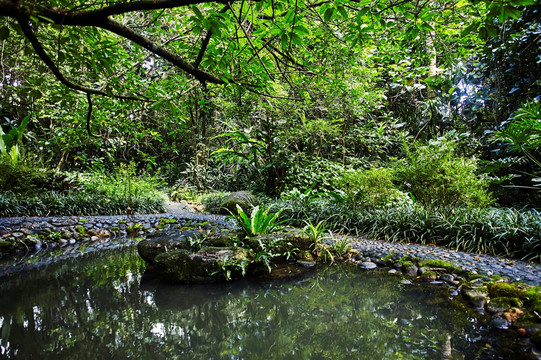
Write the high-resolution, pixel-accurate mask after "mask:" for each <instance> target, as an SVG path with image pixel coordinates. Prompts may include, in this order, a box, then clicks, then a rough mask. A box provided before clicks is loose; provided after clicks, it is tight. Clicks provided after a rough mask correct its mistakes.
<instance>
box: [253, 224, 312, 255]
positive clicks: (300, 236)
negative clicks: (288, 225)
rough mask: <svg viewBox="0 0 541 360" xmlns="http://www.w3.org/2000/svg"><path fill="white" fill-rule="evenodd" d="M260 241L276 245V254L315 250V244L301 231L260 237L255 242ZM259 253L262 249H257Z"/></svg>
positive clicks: (296, 230)
mask: <svg viewBox="0 0 541 360" xmlns="http://www.w3.org/2000/svg"><path fill="white" fill-rule="evenodd" d="M257 240H260V241H261V242H262V243H264V244H268V243H274V244H275V245H276V247H275V248H274V251H275V252H276V253H286V252H288V251H292V250H295V249H296V250H297V251H303V250H313V247H314V246H313V244H314V242H313V241H312V240H311V239H310V238H309V237H308V235H306V234H305V233H303V232H302V231H301V230H299V229H290V230H286V231H285V232H283V233H281V234H267V235H259V236H257V237H255V238H254V240H253V241H254V243H255V241H257ZM257 250H258V251H259V250H261V249H257Z"/></svg>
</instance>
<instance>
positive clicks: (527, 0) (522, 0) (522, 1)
mask: <svg viewBox="0 0 541 360" xmlns="http://www.w3.org/2000/svg"><path fill="white" fill-rule="evenodd" d="M535 2H536V1H535V0H512V1H511V3H512V4H513V5H516V6H527V5H534V4H535Z"/></svg>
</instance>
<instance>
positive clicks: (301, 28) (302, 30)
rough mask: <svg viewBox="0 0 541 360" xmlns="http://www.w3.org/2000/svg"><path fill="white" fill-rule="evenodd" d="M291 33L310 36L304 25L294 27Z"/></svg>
mask: <svg viewBox="0 0 541 360" xmlns="http://www.w3.org/2000/svg"><path fill="white" fill-rule="evenodd" d="M293 31H294V32H295V33H296V34H298V35H299V36H301V35H310V31H308V29H307V28H306V27H305V26H304V25H295V28H294V29H293Z"/></svg>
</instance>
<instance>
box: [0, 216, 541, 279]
mask: <svg viewBox="0 0 541 360" xmlns="http://www.w3.org/2000/svg"><path fill="white" fill-rule="evenodd" d="M161 218H165V219H172V218H174V219H175V220H177V221H182V220H184V221H186V220H196V221H202V222H204V221H208V222H210V223H214V224H216V225H221V226H226V227H230V226H233V224H232V223H231V222H230V221H228V220H227V219H226V217H225V216H223V215H207V214H201V213H196V212H193V211H189V210H187V209H186V208H182V209H179V208H178V207H176V208H175V207H173V208H171V207H170V210H169V212H167V213H162V214H147V215H135V216H126V215H117V216H59V217H19V218H0V237H2V236H4V237H5V236H9V234H10V233H11V232H16V231H18V230H19V229H20V228H21V227H25V226H27V227H28V226H30V227H32V228H33V229H35V228H36V227H39V226H51V227H52V228H53V229H54V230H61V229H62V228H63V227H66V226H74V225H75V224H77V225H83V226H85V228H87V229H92V228H96V229H99V228H102V229H103V228H104V229H107V228H110V227H112V226H117V225H118V224H119V223H120V224H132V223H134V222H135V223H140V224H144V225H145V227H146V228H147V229H151V231H149V232H152V231H155V229H156V227H157V226H156V225H157V224H158V223H159V221H160V219H161ZM81 219H82V221H81ZM44 224H45V225H44ZM68 224H71V225H68ZM123 231H125V230H123ZM121 236H125V232H124V233H123V234H121ZM344 237H346V238H348V239H349V240H350V241H351V247H352V248H353V249H356V250H358V251H359V252H360V253H362V254H363V256H366V257H370V258H373V259H379V258H382V257H384V256H386V255H389V254H390V255H393V256H395V257H398V258H400V257H402V256H406V255H409V256H412V257H418V258H420V259H421V260H424V259H442V260H446V261H449V262H452V263H453V264H455V265H456V266H460V267H462V268H463V269H464V270H467V271H471V272H476V273H479V274H484V275H488V276H491V275H500V276H502V277H505V278H507V279H509V280H510V281H520V282H524V283H527V284H529V285H541V264H535V263H530V262H526V261H520V260H515V259H508V258H505V257H499V256H493V255H487V254H472V253H467V252H463V251H456V250H453V249H448V248H443V247H439V246H429V245H420V244H412V243H392V242H386V241H381V240H373V239H365V238H359V237H353V236H343V235H335V236H333V239H334V240H338V239H343V238H344ZM333 239H331V240H330V241H332V240H333ZM68 245H69V244H68ZM0 277H1V274H0Z"/></svg>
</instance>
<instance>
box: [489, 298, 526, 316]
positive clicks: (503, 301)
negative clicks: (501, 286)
mask: <svg viewBox="0 0 541 360" xmlns="http://www.w3.org/2000/svg"><path fill="white" fill-rule="evenodd" d="M489 305H490V308H491V309H492V310H493V312H504V311H508V310H509V309H511V308H514V307H518V308H520V307H522V306H523V303H522V301H521V300H520V299H518V298H509V297H503V296H502V297H496V298H491V299H490V304H489Z"/></svg>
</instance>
